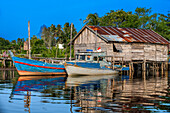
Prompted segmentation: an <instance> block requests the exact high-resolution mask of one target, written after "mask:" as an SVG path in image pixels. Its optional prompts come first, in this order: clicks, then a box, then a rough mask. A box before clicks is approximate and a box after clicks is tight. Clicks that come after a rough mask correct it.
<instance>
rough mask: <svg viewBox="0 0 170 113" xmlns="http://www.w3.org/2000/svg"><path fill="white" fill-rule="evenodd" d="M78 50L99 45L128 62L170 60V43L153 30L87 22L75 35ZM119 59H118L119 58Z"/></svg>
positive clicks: (74, 41) (95, 47)
mask: <svg viewBox="0 0 170 113" xmlns="http://www.w3.org/2000/svg"><path fill="white" fill-rule="evenodd" d="M72 44H74V52H75V53H76V52H78V51H86V50H87V49H92V50H93V51H96V50H97V49H98V48H99V47H101V50H102V51H104V52H106V54H107V56H114V57H115V58H116V59H117V60H119V59H120V58H123V60H124V61H132V60H149V61H167V54H168V45H169V44H170V42H169V41H168V40H166V39H165V38H164V37H162V36H161V35H159V34H157V33H156V32H154V31H153V30H150V29H135V28H117V27H106V26H90V25H85V26H84V27H83V28H82V29H81V30H80V31H79V32H78V34H77V35H76V36H75V37H74V38H73V40H72ZM116 59H115V60H116Z"/></svg>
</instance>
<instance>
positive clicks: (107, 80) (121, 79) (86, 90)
mask: <svg viewBox="0 0 170 113" xmlns="http://www.w3.org/2000/svg"><path fill="white" fill-rule="evenodd" d="M6 73H7V74H6ZM15 73H16V72H14V74H15ZM12 74H13V72H9V71H6V72H5V74H4V72H2V71H1V76H0V77H1V78H0V79H1V81H0V84H1V85H0V89H1V90H0V100H1V99H2V98H1V96H3V95H4V93H7V92H9V90H6V89H7V88H10V89H11V91H10V93H7V95H8V97H10V98H9V99H8V101H3V103H7V102H8V103H10V104H9V106H11V109H13V111H11V113H15V112H18V110H21V108H22V106H23V107H24V111H25V112H29V113H33V112H41V113H43V112H55V111H58V110H59V112H86V113H88V112H132V111H133V112H153V111H156V112H160V111H164V112H170V90H169V88H170V75H168V73H166V74H165V75H162V74H159V72H158V73H155V75H150V74H147V73H141V74H138V75H137V76H134V77H132V76H128V75H119V76H118V75H107V76H76V77H67V76H25V77H24V76H20V77H19V76H18V75H17V76H13V75H12ZM7 81H8V82H7ZM4 83H9V84H4ZM10 83H12V85H11V84H10ZM4 86H5V87H4ZM16 102H17V103H18V105H17V106H16V105H15V106H16V107H15V108H14V106H13V104H16ZM56 105H61V106H59V107H55V106H56ZM38 108H39V109H38ZM49 108H50V109H49ZM62 108H64V109H62ZM3 110H4V112H6V111H8V112H9V113H10V111H9V110H7V109H5V108H4V109H3ZM5 110H6V111H5Z"/></svg>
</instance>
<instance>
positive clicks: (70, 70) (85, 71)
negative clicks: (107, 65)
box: [65, 65, 118, 76]
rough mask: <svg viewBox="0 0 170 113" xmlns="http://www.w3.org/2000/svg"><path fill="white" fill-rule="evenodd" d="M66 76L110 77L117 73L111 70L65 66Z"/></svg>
mask: <svg viewBox="0 0 170 113" xmlns="http://www.w3.org/2000/svg"><path fill="white" fill-rule="evenodd" d="M65 69H66V71H67V74H68V75H69V76H80V75H112V74H116V73H118V72H117V71H115V70H111V69H102V68H83V67H77V66H73V65H67V66H65Z"/></svg>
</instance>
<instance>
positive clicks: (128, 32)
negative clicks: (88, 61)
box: [88, 25, 169, 44]
mask: <svg viewBox="0 0 170 113" xmlns="http://www.w3.org/2000/svg"><path fill="white" fill-rule="evenodd" d="M88 27H89V28H91V29H92V30H94V31H95V32H97V33H98V34H99V35H101V36H102V37H104V38H105V39H106V40H108V41H120V42H121V41H122V42H149V43H161V44H169V41H168V40H166V39H165V38H163V37H162V36H161V35H159V34H158V33H156V32H154V31H153V30H150V29H135V28H117V27H111V26H109V27H106V26H90V25H88Z"/></svg>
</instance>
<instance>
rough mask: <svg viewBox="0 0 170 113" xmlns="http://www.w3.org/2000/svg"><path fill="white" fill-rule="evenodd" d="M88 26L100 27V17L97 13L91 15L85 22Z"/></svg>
mask: <svg viewBox="0 0 170 113" xmlns="http://www.w3.org/2000/svg"><path fill="white" fill-rule="evenodd" d="M83 23H86V24H88V25H99V16H98V14H97V13H94V14H89V15H88V16H87V17H86V19H85V20H84V21H83Z"/></svg>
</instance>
